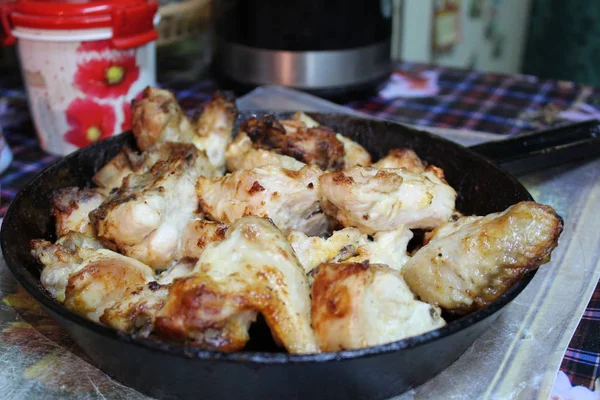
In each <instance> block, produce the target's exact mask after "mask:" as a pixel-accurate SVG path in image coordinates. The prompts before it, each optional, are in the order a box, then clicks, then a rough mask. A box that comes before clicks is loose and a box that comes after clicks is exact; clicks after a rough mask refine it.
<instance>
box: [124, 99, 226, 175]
mask: <svg viewBox="0 0 600 400" xmlns="http://www.w3.org/2000/svg"><path fill="white" fill-rule="evenodd" d="M132 109H133V122H132V125H133V134H134V136H135V138H136V141H137V144H138V147H139V148H140V149H141V150H142V151H146V150H149V149H151V148H153V147H156V146H160V145H161V144H163V143H166V142H178V143H191V144H193V145H194V146H196V147H197V148H198V149H199V150H203V151H205V153H206V155H207V156H208V159H209V161H210V163H211V165H212V166H213V167H214V168H215V169H216V170H217V171H219V172H220V173H223V172H224V171H225V149H226V147H227V145H228V144H229V143H230V142H231V139H232V136H233V125H234V122H235V118H236V117H237V109H236V107H235V104H233V103H232V102H229V101H227V100H226V99H225V98H224V97H223V96H222V95H220V94H216V95H215V96H214V98H213V100H212V101H211V102H209V103H208V104H207V105H206V107H205V108H204V111H203V112H202V114H201V115H200V118H199V119H198V121H197V122H196V123H195V124H192V123H191V122H190V120H189V119H188V118H187V116H186V115H185V114H184V113H183V111H182V110H181V108H180V107H179V104H178V103H177V99H176V98H175V96H174V95H173V94H172V93H171V92H169V91H167V90H162V89H155V88H147V89H146V90H144V93H143V98H142V99H141V100H135V101H134V102H133V103H132Z"/></svg>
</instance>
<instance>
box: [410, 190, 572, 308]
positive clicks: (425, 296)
mask: <svg viewBox="0 0 600 400" xmlns="http://www.w3.org/2000/svg"><path fill="white" fill-rule="evenodd" d="M449 226H450V227H449V228H446V229H444V228H443V227H442V228H440V229H439V230H438V233H437V235H434V237H433V238H432V239H431V240H430V241H429V243H428V244H427V245H426V246H424V247H422V248H421V249H420V250H419V251H417V252H416V253H415V254H414V255H413V257H412V258H411V259H410V260H409V261H408V262H407V263H406V265H405V266H404V268H403V270H402V272H403V274H404V278H405V279H406V282H407V283H408V285H409V286H410V288H411V289H412V290H413V291H414V292H415V293H416V294H417V295H418V296H419V297H420V298H421V299H422V300H423V301H426V302H428V303H431V304H435V305H439V306H440V307H442V308H444V309H447V310H450V311H452V312H454V313H456V314H466V313H468V312H471V311H474V310H477V309H479V308H482V307H485V306H486V305H488V304H489V303H490V302H492V301H494V300H495V299H496V298H497V297H498V296H500V295H501V294H502V293H504V291H506V289H508V288H509V287H510V286H511V285H512V284H513V283H514V282H516V281H517V280H518V279H519V278H521V276H522V275H523V274H524V273H526V272H527V271H530V270H534V269H536V268H538V267H539V266H540V265H542V264H544V263H546V262H548V261H549V258H550V253H551V252H552V250H553V249H554V248H555V247H556V245H557V243H558V238H559V236H560V233H561V232H562V227H563V222H562V219H561V218H560V217H559V216H558V215H557V214H556V213H555V212H554V210H553V209H552V208H551V207H549V206H544V205H541V204H538V203H534V202H521V203H518V204H516V205H514V206H512V207H510V208H508V209H507V210H506V211H504V212H501V213H495V214H490V215H488V216H485V217H468V218H467V219H466V221H465V223H463V221H461V220H459V221H457V222H453V223H451V224H450V225H449Z"/></svg>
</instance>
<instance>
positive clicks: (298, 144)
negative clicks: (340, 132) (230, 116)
mask: <svg viewBox="0 0 600 400" xmlns="http://www.w3.org/2000/svg"><path fill="white" fill-rule="evenodd" d="M240 132H244V133H246V134H247V135H248V137H249V138H250V139H251V141H252V145H253V146H254V147H255V148H258V149H263V150H272V151H275V152H277V153H279V154H283V155H287V156H290V157H293V158H295V159H296V160H298V161H301V162H303V163H306V164H314V165H316V166H318V167H319V168H321V169H322V170H333V171H337V170H340V169H342V168H343V166H344V145H343V144H342V143H341V142H340V141H339V140H338V139H337V138H336V137H335V132H333V131H332V130H331V129H329V128H326V127H315V128H307V127H306V125H304V123H302V122H294V124H293V126H290V124H289V123H288V128H287V130H286V127H285V126H284V125H283V124H282V122H280V121H278V120H277V119H275V118H274V117H271V116H269V117H266V118H249V119H248V120H247V121H246V122H244V123H243V124H242V126H241V127H240Z"/></svg>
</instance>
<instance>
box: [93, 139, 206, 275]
mask: <svg viewBox="0 0 600 400" xmlns="http://www.w3.org/2000/svg"><path fill="white" fill-rule="evenodd" d="M189 150H190V151H189V152H186V153H183V154H180V155H178V156H174V157H171V158H169V159H168V160H166V161H162V160H161V161H159V162H157V163H156V164H155V165H154V166H153V167H152V169H150V171H148V172H147V173H144V174H140V175H136V174H131V175H129V176H127V177H126V178H125V180H124V181H123V185H122V186H121V187H120V188H119V189H118V190H117V191H116V192H114V193H113V194H112V195H111V196H110V197H109V198H108V199H107V201H105V202H104V203H102V205H101V206H100V207H99V208H98V209H96V210H95V211H93V212H92V213H91V214H90V216H91V219H92V221H93V223H94V226H95V227H96V232H97V235H98V238H99V239H100V240H101V241H102V242H103V243H104V244H105V245H106V246H107V247H108V248H110V249H112V250H115V251H119V252H120V253H122V254H125V255H127V256H130V257H133V258H135V259H137V260H139V261H141V262H143V263H145V264H147V265H149V266H151V267H152V268H155V269H164V268H165V267H166V266H167V265H168V264H169V263H171V262H172V261H174V260H178V259H180V258H181V257H182V254H181V251H182V246H181V236H182V231H183V230H184V228H185V227H186V226H187V224H188V223H189V222H190V220H192V219H194V217H196V215H197V214H196V210H197V207H198V201H197V198H196V193H195V189H194V187H195V183H196V180H197V179H198V176H200V175H205V174H209V173H210V171H213V169H212V167H211V166H210V164H209V163H208V161H207V159H206V157H205V156H204V154H203V153H200V152H199V151H198V150H196V149H195V148H194V147H192V146H190V148H189Z"/></svg>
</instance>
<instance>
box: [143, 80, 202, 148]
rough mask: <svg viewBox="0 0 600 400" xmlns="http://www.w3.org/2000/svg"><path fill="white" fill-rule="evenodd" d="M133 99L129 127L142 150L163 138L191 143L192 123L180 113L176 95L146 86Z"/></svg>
mask: <svg viewBox="0 0 600 400" xmlns="http://www.w3.org/2000/svg"><path fill="white" fill-rule="evenodd" d="M142 96H143V97H142V98H141V99H139V100H134V101H133V102H132V105H131V108H132V115H133V117H132V130H133V135H134V136H135V139H136V141H137V145H138V147H139V148H140V150H142V151H146V150H150V149H151V148H153V147H155V146H157V145H159V144H161V143H165V142H178V143H192V141H193V139H194V137H195V136H196V133H195V129H194V126H193V125H192V123H191V122H190V120H189V119H188V118H187V117H186V115H185V114H184V113H183V110H182V109H181V107H180V106H179V103H178V102H177V99H176V98H175V95H174V94H173V93H171V92H170V91H168V90H164V89H158V88H152V87H148V88H146V89H145V90H144V92H143V93H142Z"/></svg>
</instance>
